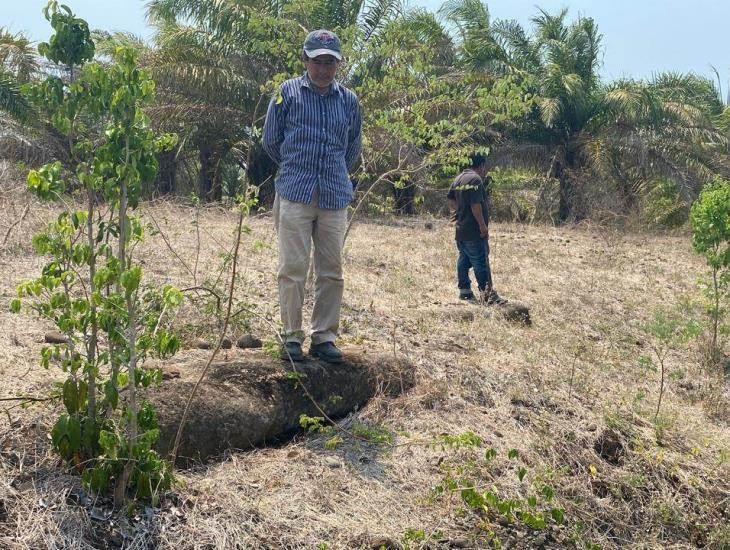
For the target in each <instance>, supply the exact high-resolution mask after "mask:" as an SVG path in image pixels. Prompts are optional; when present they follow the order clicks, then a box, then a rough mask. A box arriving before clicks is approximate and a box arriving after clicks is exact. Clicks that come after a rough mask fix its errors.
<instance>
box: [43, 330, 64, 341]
mask: <svg viewBox="0 0 730 550" xmlns="http://www.w3.org/2000/svg"><path fill="white" fill-rule="evenodd" d="M44 339H45V341H46V344H65V343H66V335H65V334H61V333H60V332H58V331H57V330H52V331H51V332H46V335H45V337H44Z"/></svg>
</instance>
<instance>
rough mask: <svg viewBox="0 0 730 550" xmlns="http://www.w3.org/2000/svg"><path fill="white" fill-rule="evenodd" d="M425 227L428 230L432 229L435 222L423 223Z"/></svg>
mask: <svg viewBox="0 0 730 550" xmlns="http://www.w3.org/2000/svg"><path fill="white" fill-rule="evenodd" d="M423 227H424V228H426V229H428V230H431V229H433V224H432V223H431V222H426V223H424V224H423Z"/></svg>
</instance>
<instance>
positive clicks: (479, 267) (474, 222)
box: [447, 153, 506, 305]
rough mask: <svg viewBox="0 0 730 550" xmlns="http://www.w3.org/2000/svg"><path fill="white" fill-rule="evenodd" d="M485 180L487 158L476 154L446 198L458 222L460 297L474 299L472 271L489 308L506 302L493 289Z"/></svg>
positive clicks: (486, 177) (488, 179)
mask: <svg viewBox="0 0 730 550" xmlns="http://www.w3.org/2000/svg"><path fill="white" fill-rule="evenodd" d="M485 179H486V181H487V185H488V184H489V181H490V178H489V176H488V175H487V158H486V156H485V155H483V154H481V153H477V154H475V155H473V156H472V158H471V166H470V167H469V168H467V169H466V170H464V171H463V172H462V173H461V174H459V175H458V176H457V177H456V179H455V180H454V183H452V184H451V188H450V189H449V193H448V195H447V198H448V199H449V206H450V207H451V210H452V212H453V219H454V221H455V222H456V248H457V250H458V251H459V258H458V260H457V261H456V274H457V278H458V286H459V298H460V299H462V300H474V299H475V296H474V293H473V292H472V290H471V280H470V279H469V269H470V268H471V269H473V270H474V276H475V277H476V280H477V285H478V287H479V298H480V300H481V301H482V302H484V303H486V304H488V305H491V304H503V303H505V302H506V300H505V299H503V298H501V297H500V296H499V294H497V292H496V291H495V290H494V285H493V284H492V270H491V269H490V267H489V202H488V200H487V190H486V188H485V185H484V180H485Z"/></svg>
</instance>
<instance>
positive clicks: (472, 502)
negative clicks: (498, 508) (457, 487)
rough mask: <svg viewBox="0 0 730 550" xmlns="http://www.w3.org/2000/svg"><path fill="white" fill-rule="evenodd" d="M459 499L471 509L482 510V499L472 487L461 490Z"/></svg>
mask: <svg viewBox="0 0 730 550" xmlns="http://www.w3.org/2000/svg"><path fill="white" fill-rule="evenodd" d="M461 499H462V500H463V501H464V502H465V503H466V504H467V505H468V506H470V507H471V508H482V507H483V506H484V497H482V495H480V494H479V493H478V492H477V491H476V490H475V489H473V488H472V487H468V488H466V489H462V490H461Z"/></svg>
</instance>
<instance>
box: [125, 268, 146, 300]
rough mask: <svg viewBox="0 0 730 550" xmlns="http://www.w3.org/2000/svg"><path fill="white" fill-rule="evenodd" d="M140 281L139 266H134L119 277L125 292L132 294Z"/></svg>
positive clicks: (140, 272) (140, 270)
mask: <svg viewBox="0 0 730 550" xmlns="http://www.w3.org/2000/svg"><path fill="white" fill-rule="evenodd" d="M141 279H142V268H141V267H140V266H134V267H132V268H130V269H128V270H126V271H124V272H122V275H121V276H120V277H119V282H120V283H121V284H122V287H123V288H124V290H125V291H126V292H127V294H128V295H129V294H132V293H133V292H134V291H135V290H137V288H139V282H140V280H141Z"/></svg>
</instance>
